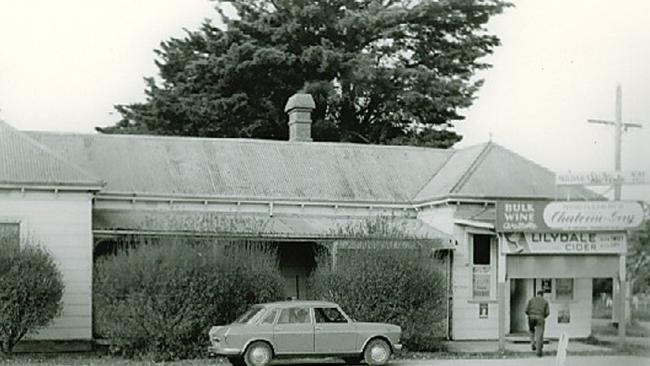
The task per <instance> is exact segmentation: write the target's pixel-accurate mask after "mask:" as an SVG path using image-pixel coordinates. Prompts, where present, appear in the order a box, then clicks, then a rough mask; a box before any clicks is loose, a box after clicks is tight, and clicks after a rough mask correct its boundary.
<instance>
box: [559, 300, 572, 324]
mask: <svg viewBox="0 0 650 366" xmlns="http://www.w3.org/2000/svg"><path fill="white" fill-rule="evenodd" d="M557 323H558V324H569V323H571V308H570V307H569V304H560V305H559V309H557Z"/></svg>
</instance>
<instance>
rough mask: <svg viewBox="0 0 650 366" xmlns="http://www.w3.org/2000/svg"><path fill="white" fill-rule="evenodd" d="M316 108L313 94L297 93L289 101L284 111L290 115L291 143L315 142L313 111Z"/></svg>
mask: <svg viewBox="0 0 650 366" xmlns="http://www.w3.org/2000/svg"><path fill="white" fill-rule="evenodd" d="M314 108H316V104H315V103H314V98H312V96H311V94H305V93H297V94H294V95H293V96H292V97H291V98H289V100H288V101H287V105H286V106H285V107H284V111H285V112H287V113H288V114H289V141H304V142H308V141H313V140H312V138H311V111H313V110H314Z"/></svg>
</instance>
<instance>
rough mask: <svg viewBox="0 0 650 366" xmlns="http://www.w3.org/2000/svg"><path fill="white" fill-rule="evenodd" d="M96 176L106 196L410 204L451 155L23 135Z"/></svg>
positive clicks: (184, 139) (144, 138)
mask: <svg viewBox="0 0 650 366" xmlns="http://www.w3.org/2000/svg"><path fill="white" fill-rule="evenodd" d="M28 134H29V135H30V136H31V137H33V138H34V139H36V140H38V141H40V142H41V143H43V144H44V145H47V146H48V147H50V148H51V149H53V150H55V151H57V152H59V153H60V154H62V155H64V156H67V157H69V158H70V159H74V161H75V163H77V164H79V165H80V166H82V167H84V169H87V170H89V171H92V172H93V173H94V174H96V175H98V176H100V177H102V178H103V179H104V180H105V181H106V182H107V185H106V187H105V188H104V189H103V190H102V192H105V193H136V194H150V195H163V196H165V195H186V196H200V197H213V196H218V197H246V198H263V199H301V200H325V201H356V202H409V201H410V199H411V197H412V196H413V195H414V194H415V192H416V191H417V190H419V189H420V187H422V186H423V185H424V184H425V183H426V182H427V180H429V179H430V177H431V176H432V172H435V171H436V170H437V169H438V168H439V167H440V166H442V164H443V163H444V162H445V161H446V160H447V158H448V157H449V156H450V155H451V154H453V151H452V150H440V149H427V148H418V147H408V146H371V145H361V144H343V143H319V142H310V143H300V142H286V141H265V140H246V139H209V138H187V137H162V136H124V135H83V134H61V133H48V132H28Z"/></svg>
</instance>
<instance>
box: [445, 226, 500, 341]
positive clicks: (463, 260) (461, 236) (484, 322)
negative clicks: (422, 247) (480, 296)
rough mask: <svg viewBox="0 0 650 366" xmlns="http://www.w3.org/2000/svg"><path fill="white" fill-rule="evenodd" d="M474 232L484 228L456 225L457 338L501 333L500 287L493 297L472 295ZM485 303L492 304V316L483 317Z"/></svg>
mask: <svg viewBox="0 0 650 366" xmlns="http://www.w3.org/2000/svg"><path fill="white" fill-rule="evenodd" d="M472 233H476V234H481V233H483V232H482V231H481V230H475V231H473V229H472V228H465V227H462V226H459V225H456V226H455V228H454V237H455V238H456V240H457V241H458V245H457V247H456V251H455V252H454V262H453V267H452V279H453V281H452V282H453V284H452V288H453V306H452V321H451V324H452V338H453V339H456V340H464V339H497V338H498V337H499V333H498V325H499V323H498V316H499V303H498V301H497V294H496V291H492V292H493V294H492V298H491V299H489V300H474V299H473V298H472V272H471V271H472V266H471V263H470V260H471V258H470V252H469V246H470V242H469V236H470V235H471V234H472ZM494 257H495V256H493V260H494V259H495V258H494ZM493 263H494V262H493ZM494 265H496V263H494ZM481 303H487V306H488V316H487V318H484V319H483V318H480V317H479V306H480V305H479V304H481Z"/></svg>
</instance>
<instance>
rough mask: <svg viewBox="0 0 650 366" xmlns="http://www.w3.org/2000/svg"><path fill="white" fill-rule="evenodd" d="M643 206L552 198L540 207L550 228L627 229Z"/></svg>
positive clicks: (639, 217) (638, 219)
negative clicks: (543, 207)
mask: <svg viewBox="0 0 650 366" xmlns="http://www.w3.org/2000/svg"><path fill="white" fill-rule="evenodd" d="M644 217H645V213H644V212H643V206H641V204H640V203H639V202H634V201H584V202H580V201H566V202H562V201H554V202H550V203H549V204H548V205H547V206H546V208H545V209H544V215H543V218H544V223H545V224H546V225H547V226H548V227H549V228H550V229H551V230H562V231H564V230H568V231H590V230H612V231H616V230H628V229H633V228H636V227H637V226H639V225H641V223H642V222H643V218H644Z"/></svg>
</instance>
